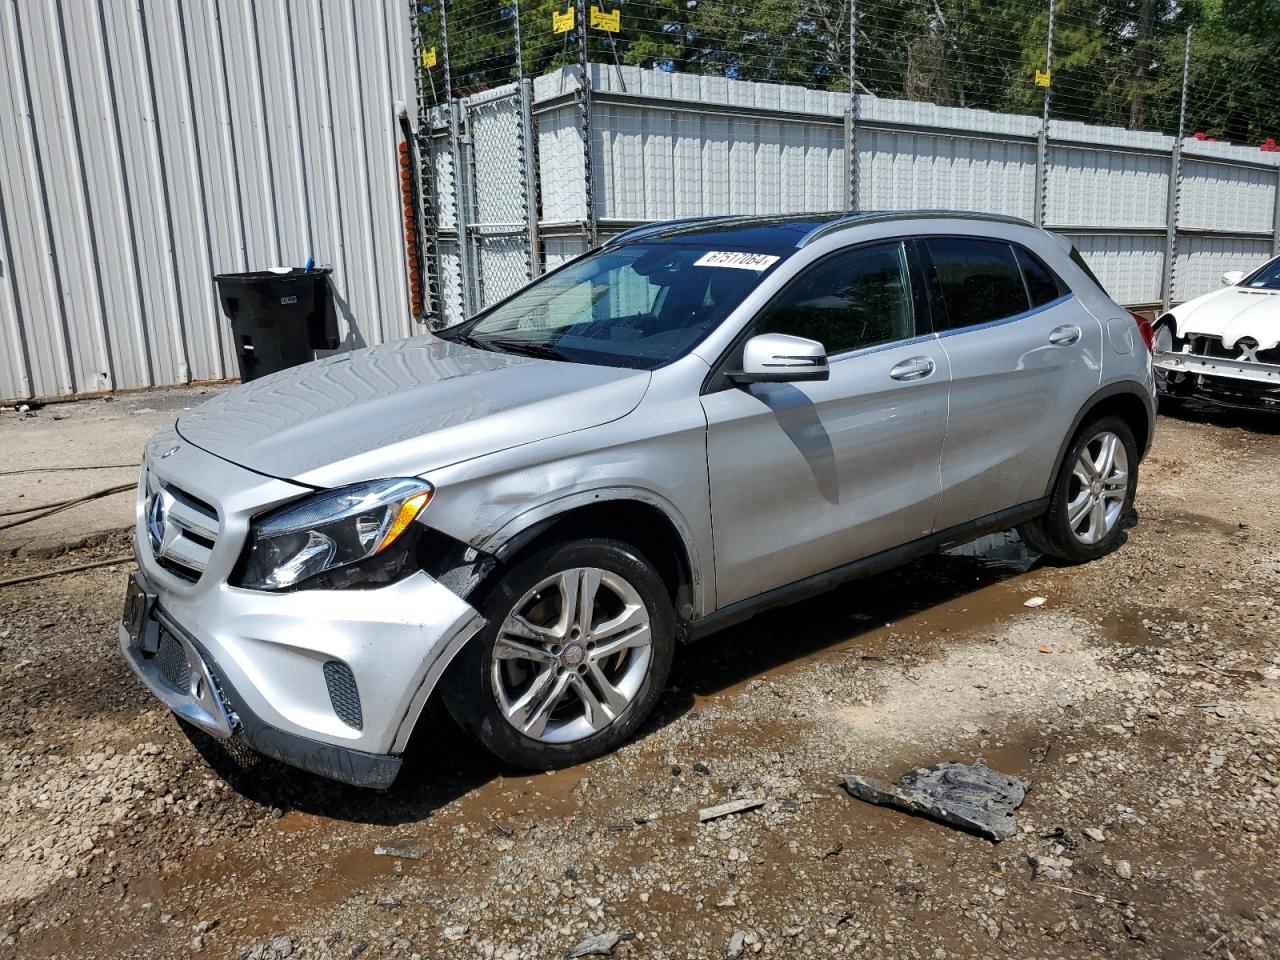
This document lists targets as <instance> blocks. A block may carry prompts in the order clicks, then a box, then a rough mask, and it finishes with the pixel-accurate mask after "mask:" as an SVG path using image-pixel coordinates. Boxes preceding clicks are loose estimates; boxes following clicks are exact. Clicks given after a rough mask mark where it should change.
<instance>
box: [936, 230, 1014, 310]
mask: <svg viewBox="0 0 1280 960" xmlns="http://www.w3.org/2000/svg"><path fill="white" fill-rule="evenodd" d="M924 246H925V249H926V250H927V251H928V254H929V259H930V260H931V261H932V273H933V280H934V283H933V284H932V286H933V289H934V295H935V298H936V299H939V300H941V303H940V304H939V306H940V307H941V309H940V310H935V311H934V325H935V328H936V329H937V330H938V331H939V332H942V331H945V330H960V329H963V328H965V327H973V326H977V325H978V324H982V323H990V322H992V321H994V320H1004V319H1005V318H1007V317H1013V316H1017V315H1018V314H1020V313H1026V311H1027V310H1029V309H1030V302H1029V300H1028V299H1027V289H1026V287H1025V286H1024V285H1023V283H1022V271H1021V270H1020V269H1019V268H1018V261H1017V259H1016V258H1015V257H1014V253H1013V248H1012V247H1011V246H1010V245H1009V244H1007V243H1001V242H999V241H997V240H978V239H971V238H969V237H932V238H930V239H929V240H926V241H925V243H924Z"/></svg>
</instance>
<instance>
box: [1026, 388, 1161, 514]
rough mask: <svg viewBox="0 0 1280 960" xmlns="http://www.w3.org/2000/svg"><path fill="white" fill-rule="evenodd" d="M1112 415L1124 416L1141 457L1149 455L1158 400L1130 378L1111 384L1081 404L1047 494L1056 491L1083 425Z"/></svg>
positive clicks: (1050, 480)
mask: <svg viewBox="0 0 1280 960" xmlns="http://www.w3.org/2000/svg"><path fill="white" fill-rule="evenodd" d="M1111 415H1114V416H1118V417H1120V419H1122V420H1124V422H1125V423H1126V424H1128V425H1129V429H1130V430H1132V431H1133V439H1134V440H1135V441H1136V443H1137V445H1138V458H1139V460H1141V459H1142V458H1143V457H1144V456H1146V453H1147V450H1149V449H1150V447H1151V440H1152V437H1153V435H1154V433H1155V420H1156V411H1155V403H1154V401H1153V400H1152V399H1151V396H1150V394H1149V393H1147V391H1146V389H1145V388H1144V387H1143V386H1142V384H1140V383H1138V382H1137V381H1127V380H1126V381H1121V382H1119V383H1111V384H1108V385H1106V386H1104V387H1102V388H1101V389H1100V390H1098V391H1097V392H1095V393H1094V394H1093V395H1092V396H1091V397H1090V398H1089V399H1088V400H1087V401H1086V402H1085V403H1084V404H1083V405H1082V406H1081V408H1080V412H1079V413H1077V414H1076V417H1075V420H1074V421H1072V423H1071V429H1070V430H1068V431H1067V433H1066V436H1064V437H1063V438H1062V444H1061V446H1060V447H1059V448H1058V456H1057V457H1056V458H1055V460H1054V463H1053V472H1052V473H1051V474H1050V475H1049V483H1048V485H1047V486H1046V487H1045V495H1046V496H1048V495H1050V494H1051V493H1052V491H1053V485H1054V483H1055V482H1057V479H1058V473H1059V471H1061V469H1062V461H1063V459H1064V458H1065V457H1066V455H1067V450H1068V448H1070V446H1071V441H1072V440H1074V439H1075V437H1076V435H1077V434H1078V433H1079V432H1080V428H1081V427H1082V426H1083V425H1084V424H1086V423H1088V422H1090V421H1092V420H1096V419H1098V418H1099V417H1105V416H1111Z"/></svg>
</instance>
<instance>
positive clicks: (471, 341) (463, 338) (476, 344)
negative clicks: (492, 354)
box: [436, 330, 493, 350]
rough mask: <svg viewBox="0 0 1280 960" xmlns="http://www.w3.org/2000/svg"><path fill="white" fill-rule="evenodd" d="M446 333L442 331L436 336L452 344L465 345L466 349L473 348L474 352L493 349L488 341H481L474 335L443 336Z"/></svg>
mask: <svg viewBox="0 0 1280 960" xmlns="http://www.w3.org/2000/svg"><path fill="white" fill-rule="evenodd" d="M447 332H448V331H444V330H442V331H441V332H440V333H438V334H436V336H438V337H440V339H441V340H449V341H450V342H452V343H462V344H466V345H467V346H468V347H473V348H474V349H476V350H492V349H493V348H492V347H491V346H489V344H488V341H486V340H481V339H480V338H479V337H477V336H475V335H474V334H470V333H449V335H448V336H445V335H444V334H445V333H447Z"/></svg>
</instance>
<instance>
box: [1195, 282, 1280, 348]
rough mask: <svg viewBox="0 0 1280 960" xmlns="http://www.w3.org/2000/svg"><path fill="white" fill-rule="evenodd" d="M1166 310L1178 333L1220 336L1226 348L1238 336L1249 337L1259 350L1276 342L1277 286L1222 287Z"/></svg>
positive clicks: (1279, 331) (1279, 318) (1279, 338)
mask: <svg viewBox="0 0 1280 960" xmlns="http://www.w3.org/2000/svg"><path fill="white" fill-rule="evenodd" d="M1170 312H1171V313H1172V314H1173V316H1174V319H1175V320H1176V321H1177V324H1178V336H1179V337H1185V336H1187V334H1203V335H1205V336H1211V337H1221V338H1222V344H1223V346H1225V347H1228V348H1230V347H1234V346H1235V344H1236V341H1238V340H1239V339H1240V338H1241V337H1251V338H1252V339H1254V340H1256V341H1257V342H1258V348H1259V349H1261V350H1270V349H1271V348H1272V347H1274V346H1276V344H1277V343H1278V342H1280V290H1255V289H1252V288H1250V287H1226V288H1224V289H1222V290H1215V291H1213V292H1212V293H1207V294H1205V295H1204V296H1203V297H1197V298H1196V299H1194V300H1188V301H1187V302H1186V303H1184V304H1182V305H1181V306H1179V307H1176V308H1174V309H1173V310H1172V311H1170Z"/></svg>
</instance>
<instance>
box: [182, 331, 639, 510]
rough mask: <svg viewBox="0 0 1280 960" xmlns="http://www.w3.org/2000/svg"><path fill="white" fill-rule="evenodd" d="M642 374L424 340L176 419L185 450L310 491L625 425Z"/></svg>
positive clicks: (300, 372)
mask: <svg viewBox="0 0 1280 960" xmlns="http://www.w3.org/2000/svg"><path fill="white" fill-rule="evenodd" d="M649 379H650V375H649V373H647V372H646V371H641V370H632V369H622V368H617V367H604V366H593V365H588V364H581V363H565V362H559V361H554V360H541V359H533V358H529V357H519V356H514V355H511V354H504V353H493V352H490V351H487V350H479V349H475V348H472V347H468V346H464V345H462V344H458V343H453V342H451V341H447V340H441V339H439V338H437V337H434V336H430V335H426V336H418V337H411V338H409V339H407V340H399V341H396V342H395V343H389V344H383V345H382V346H377V347H369V348H366V349H364V350H357V351H354V352H352V353H344V354H339V355H337V356H333V357H328V358H326V359H324V360H318V361H316V362H314V363H308V364H304V365H303V366H300V367H293V368H291V369H288V370H282V371H280V372H279V373H274V374H271V375H270V376H266V377H263V378H262V379H260V380H253V381H250V382H249V383H246V384H243V385H241V386H239V387H235V388H233V389H231V390H228V391H227V392H226V393H222V394H219V395H218V396H216V397H214V398H213V399H212V400H210V401H208V402H207V403H205V404H203V405H202V406H199V407H196V408H195V409H193V410H190V411H188V412H186V413H184V414H182V416H181V417H180V418H179V420H178V424H177V427H178V433H179V434H181V436H182V437H183V439H185V440H186V441H187V442H188V443H191V444H194V445H195V446H197V447H199V448H201V449H202V450H207V451H208V452H209V453H212V454H214V455H215V456H219V457H222V458H223V459H225V460H230V461H231V462H233V463H237V464H240V465H241V466H244V467H248V468H249V469H250V470H254V471H257V472H258V473H262V474H266V475H267V476H270V477H278V478H280V479H284V480H293V481H295V482H297V483H303V484H308V485H310V486H314V487H335V486H341V485H342V484H347V483H355V482H357V481H360V480H368V479H373V478H377V477H394V476H416V475H421V474H423V473H426V472H428V471H430V470H432V469H437V468H440V467H443V466H447V465H449V464H452V463H458V462H459V461H462V460H469V459H471V458H472V457H476V456H480V455H482V454H486V453H496V452H498V451H500V450H505V449H509V448H511V447H515V446H519V445H521V444H525V443H529V442H531V441H534V440H539V439H544V438H548V437H554V436H560V435H562V434H565V433H572V432H573V431H576V430H584V429H586V428H588V427H593V426H597V425H599V424H602V423H607V422H609V421H610V420H616V419H618V418H619V417H623V416H626V415H627V414H628V413H630V412H631V411H632V410H633V409H635V407H636V405H637V404H638V403H639V402H640V398H641V397H643V396H644V392H645V389H646V388H647V386H648V383H649Z"/></svg>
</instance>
